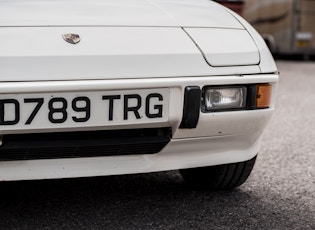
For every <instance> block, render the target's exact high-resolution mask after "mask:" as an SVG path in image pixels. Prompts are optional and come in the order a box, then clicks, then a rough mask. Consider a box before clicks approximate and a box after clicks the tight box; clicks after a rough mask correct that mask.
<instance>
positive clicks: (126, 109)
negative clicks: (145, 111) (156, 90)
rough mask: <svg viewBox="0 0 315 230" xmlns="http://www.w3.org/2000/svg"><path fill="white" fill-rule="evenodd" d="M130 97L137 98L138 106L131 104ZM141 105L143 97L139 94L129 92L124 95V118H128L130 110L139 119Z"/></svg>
mask: <svg viewBox="0 0 315 230" xmlns="http://www.w3.org/2000/svg"><path fill="white" fill-rule="evenodd" d="M129 99H136V101H137V105H136V106H132V107H130V106H129ZM140 107H141V97H140V96H139V95H138V94H129V95H125V96H124V120H128V112H133V113H134V114H135V116H136V118H137V119H140V118H141V117H140V114H139V109H140Z"/></svg>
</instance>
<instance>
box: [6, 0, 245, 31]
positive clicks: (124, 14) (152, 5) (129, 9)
mask: <svg viewBox="0 0 315 230" xmlns="http://www.w3.org/2000/svg"><path fill="white" fill-rule="evenodd" d="M10 26H23V27H24V26H69V27H73V26H159V27H164V26H167V27H170V26H172V27H216V28H234V29H242V28H243V26H242V25H241V24H240V23H239V22H238V21H237V20H235V19H234V18H233V16H232V15H231V14H230V13H228V12H227V11H226V10H224V8H222V7H221V6H219V5H218V4H217V3H214V2H212V1H209V0H195V1H191V0H75V1H72V0H53V1H51V0H14V1H7V0H0V27H10Z"/></svg>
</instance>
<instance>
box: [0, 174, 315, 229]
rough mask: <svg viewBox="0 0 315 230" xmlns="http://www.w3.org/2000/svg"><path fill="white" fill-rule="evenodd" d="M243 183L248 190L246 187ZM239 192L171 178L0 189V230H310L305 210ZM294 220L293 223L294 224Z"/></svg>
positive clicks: (49, 182)
mask: <svg viewBox="0 0 315 230" xmlns="http://www.w3.org/2000/svg"><path fill="white" fill-rule="evenodd" d="M249 183H250V182H249ZM245 187H246V184H245V185H244V187H241V188H239V189H235V190H233V191H223V192H215V191H202V190H195V189H192V188H190V187H188V186H186V184H185V183H184V182H183V180H182V178H181V177H180V175H179V173H178V172H177V171H172V172H165V173H164V172H162V173H151V174H139V175H124V176H109V177H96V178H79V179H62V180H42V181H20V182H1V183H0V194H1V197H0V228H1V229H13V228H14V229H73V228H76V229H253V228H254V227H257V228H260V229H261V228H273V229H292V228H300V227H301V225H300V224H301V223H303V229H312V228H314V227H315V224H314V225H312V223H315V222H312V221H311V219H310V218H314V216H313V215H312V214H311V212H310V210H307V207H300V208H299V209H298V210H292V209H290V202H291V201H286V200H282V199H281V197H277V196H270V194H265V195H266V196H264V197H262V196H263V194H260V195H257V194H256V193H255V192H254V191H251V190H248V189H247V190H245V189H243V188H245ZM297 220H298V221H297Z"/></svg>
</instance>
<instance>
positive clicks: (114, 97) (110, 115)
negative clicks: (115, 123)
mask: <svg viewBox="0 0 315 230" xmlns="http://www.w3.org/2000/svg"><path fill="white" fill-rule="evenodd" d="M118 99H120V95H112V96H103V100H109V108H108V120H109V121H112V120H113V113H114V100H118Z"/></svg>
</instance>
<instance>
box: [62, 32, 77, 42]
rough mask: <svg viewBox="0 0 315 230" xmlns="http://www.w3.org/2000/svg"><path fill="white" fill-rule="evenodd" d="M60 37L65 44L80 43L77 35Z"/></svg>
mask: <svg viewBox="0 0 315 230" xmlns="http://www.w3.org/2000/svg"><path fill="white" fill-rule="evenodd" d="M62 37H63V39H64V40H65V41H66V42H69V43H71V44H77V43H79V42H80V41H81V38H80V36H79V35H78V34H63V35H62Z"/></svg>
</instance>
